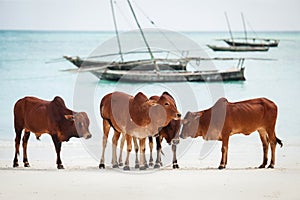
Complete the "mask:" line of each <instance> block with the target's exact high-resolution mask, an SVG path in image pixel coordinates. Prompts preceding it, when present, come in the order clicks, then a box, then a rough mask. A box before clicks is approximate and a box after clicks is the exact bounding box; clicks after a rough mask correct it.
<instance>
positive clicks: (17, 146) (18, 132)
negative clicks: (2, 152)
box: [13, 128, 22, 167]
mask: <svg viewBox="0 0 300 200" xmlns="http://www.w3.org/2000/svg"><path fill="white" fill-rule="evenodd" d="M15 132H16V138H15V157H14V161H13V167H18V166H19V163H18V155H19V149H20V142H21V136H22V129H18V128H15Z"/></svg>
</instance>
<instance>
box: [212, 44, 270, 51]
mask: <svg viewBox="0 0 300 200" xmlns="http://www.w3.org/2000/svg"><path fill="white" fill-rule="evenodd" d="M207 46H208V47H209V48H211V49H212V50H214V51H235V52H245V51H268V50H269V47H264V46H258V47H256V46H216V45H207Z"/></svg>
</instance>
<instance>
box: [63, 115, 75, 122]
mask: <svg viewBox="0 0 300 200" xmlns="http://www.w3.org/2000/svg"><path fill="white" fill-rule="evenodd" d="M65 118H66V119H67V120H70V121H74V116H73V115H65Z"/></svg>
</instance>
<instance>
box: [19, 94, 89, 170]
mask: <svg viewBox="0 0 300 200" xmlns="http://www.w3.org/2000/svg"><path fill="white" fill-rule="evenodd" d="M89 124H90V121H89V118H88V116H87V114H86V113H85V112H74V111H72V110H70V109H68V108H67V107H66V105H65V103H64V100H63V99H62V98H61V97H55V98H54V99H53V100H52V101H45V100H41V99H38V98H35V97H24V98H22V99H20V100H18V101H17V102H16V104H15V107H14V126H15V132H16V139H15V158H14V161H13V163H14V164H13V166H14V167H18V166H19V164H18V154H19V147H20V141H21V136H22V131H23V129H24V130H25V133H24V136H23V162H24V166H25V167H29V162H28V159H27V142H28V139H29V136H30V132H33V133H34V134H35V135H36V138H37V139H39V137H40V136H41V135H42V134H43V133H48V134H50V135H51V137H52V140H53V143H54V146H55V150H56V153H57V161H56V164H57V168H58V169H63V168H64V167H63V165H62V162H61V159H60V150H61V144H62V142H64V141H68V140H69V139H70V138H71V137H77V138H79V137H83V138H85V139H88V138H90V137H91V136H92V135H91V134H90V132H89Z"/></svg>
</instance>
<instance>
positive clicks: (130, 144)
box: [123, 135, 132, 171]
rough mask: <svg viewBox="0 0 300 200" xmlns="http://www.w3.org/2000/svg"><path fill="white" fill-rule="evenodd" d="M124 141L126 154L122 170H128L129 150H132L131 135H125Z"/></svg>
mask: <svg viewBox="0 0 300 200" xmlns="http://www.w3.org/2000/svg"><path fill="white" fill-rule="evenodd" d="M125 139H126V143H127V155H126V160H125V165H124V167H123V170H125V171H128V170H130V167H129V159H130V152H131V150H132V142H131V141H132V137H131V136H130V135H125Z"/></svg>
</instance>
